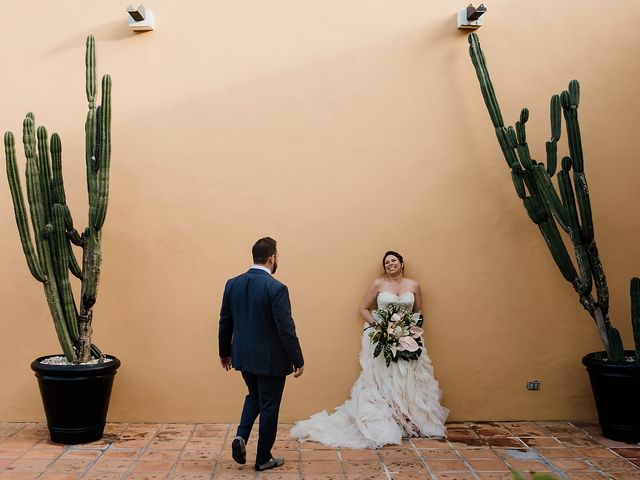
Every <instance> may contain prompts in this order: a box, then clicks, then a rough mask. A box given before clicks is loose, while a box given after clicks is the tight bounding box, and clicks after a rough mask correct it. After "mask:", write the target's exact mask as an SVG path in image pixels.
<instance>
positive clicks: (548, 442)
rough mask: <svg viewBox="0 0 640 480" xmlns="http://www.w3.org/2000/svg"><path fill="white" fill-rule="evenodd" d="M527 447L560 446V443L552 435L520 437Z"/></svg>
mask: <svg viewBox="0 0 640 480" xmlns="http://www.w3.org/2000/svg"><path fill="white" fill-rule="evenodd" d="M520 440H521V441H523V442H524V443H525V444H526V445H527V446H528V447H562V446H563V445H562V443H560V441H559V440H556V439H555V438H553V437H520Z"/></svg>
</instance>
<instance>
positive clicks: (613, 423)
mask: <svg viewBox="0 0 640 480" xmlns="http://www.w3.org/2000/svg"><path fill="white" fill-rule="evenodd" d="M625 355H626V356H628V357H634V358H635V352H634V351H632V350H625ZM582 363H583V364H584V365H585V367H587V372H589V379H590V380H591V390H592V391H593V397H594V399H595V401H596V409H597V411H598V419H599V420H600V428H602V434H603V435H604V436H605V437H607V438H610V439H612V440H619V441H621V442H628V443H638V442H640V362H637V361H636V362H627V363H624V364H614V363H611V362H607V361H606V354H605V353H604V352H593V353H589V354H588V355H585V356H584V357H583V358H582Z"/></svg>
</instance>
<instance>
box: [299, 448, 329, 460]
mask: <svg viewBox="0 0 640 480" xmlns="http://www.w3.org/2000/svg"><path fill="white" fill-rule="evenodd" d="M300 454H301V456H302V461H305V462H306V461H312V460H333V461H337V460H338V452H337V450H300Z"/></svg>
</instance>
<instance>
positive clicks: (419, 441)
mask: <svg viewBox="0 0 640 480" xmlns="http://www.w3.org/2000/svg"><path fill="white" fill-rule="evenodd" d="M411 443H413V445H414V446H415V447H416V448H451V447H450V446H449V442H448V441H447V440H446V439H444V438H412V439H411Z"/></svg>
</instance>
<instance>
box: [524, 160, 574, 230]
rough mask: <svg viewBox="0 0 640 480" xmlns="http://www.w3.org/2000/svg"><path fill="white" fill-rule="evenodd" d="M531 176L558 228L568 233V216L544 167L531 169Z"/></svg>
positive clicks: (539, 165) (537, 166)
mask: <svg viewBox="0 0 640 480" xmlns="http://www.w3.org/2000/svg"><path fill="white" fill-rule="evenodd" d="M532 171H533V176H534V178H535V181H536V184H537V185H538V189H539V191H540V193H541V195H542V196H543V197H544V201H545V203H546V204H547V205H548V206H549V207H550V209H551V212H552V213H553V216H554V217H555V218H556V220H557V221H558V223H559V224H560V227H561V228H562V229H563V230H564V231H565V232H568V231H569V218H568V217H569V214H568V212H567V208H566V207H565V206H564V205H563V204H562V202H561V201H560V197H559V196H558V194H557V193H556V191H555V189H554V188H553V184H552V183H551V178H550V177H549V174H548V173H547V171H546V169H545V167H544V165H541V164H538V165H535V166H533V168H532Z"/></svg>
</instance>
